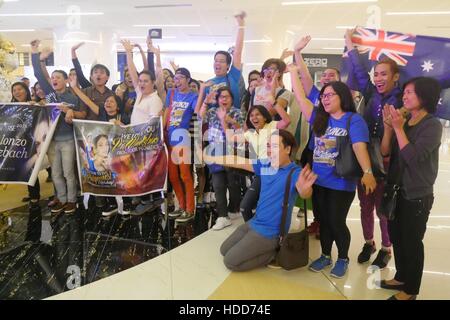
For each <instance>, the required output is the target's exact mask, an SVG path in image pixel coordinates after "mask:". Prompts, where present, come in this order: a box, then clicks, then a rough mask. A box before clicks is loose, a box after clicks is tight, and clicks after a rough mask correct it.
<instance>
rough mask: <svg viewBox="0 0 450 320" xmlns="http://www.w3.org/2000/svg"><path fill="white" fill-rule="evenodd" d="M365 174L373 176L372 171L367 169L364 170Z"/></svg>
mask: <svg viewBox="0 0 450 320" xmlns="http://www.w3.org/2000/svg"><path fill="white" fill-rule="evenodd" d="M364 174H373V171H372V169H366V170H364Z"/></svg>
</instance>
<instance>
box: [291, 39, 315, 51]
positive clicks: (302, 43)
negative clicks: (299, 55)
mask: <svg viewBox="0 0 450 320" xmlns="http://www.w3.org/2000/svg"><path fill="white" fill-rule="evenodd" d="M310 41H311V36H306V37H303V38H301V39H300V40H299V41H298V42H297V43H296V44H295V47H294V51H298V52H300V51H302V50H303V49H305V48H306V46H307V45H308V43H309V42H310Z"/></svg>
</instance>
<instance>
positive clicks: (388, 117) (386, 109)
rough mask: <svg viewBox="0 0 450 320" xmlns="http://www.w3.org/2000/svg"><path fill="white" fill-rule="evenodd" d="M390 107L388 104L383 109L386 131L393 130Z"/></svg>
mask: <svg viewBox="0 0 450 320" xmlns="http://www.w3.org/2000/svg"><path fill="white" fill-rule="evenodd" d="M389 107H390V106H389V105H388V104H386V105H385V106H384V107H383V122H384V124H385V127H384V128H385V130H389V129H392V118H391V112H390V108H389Z"/></svg>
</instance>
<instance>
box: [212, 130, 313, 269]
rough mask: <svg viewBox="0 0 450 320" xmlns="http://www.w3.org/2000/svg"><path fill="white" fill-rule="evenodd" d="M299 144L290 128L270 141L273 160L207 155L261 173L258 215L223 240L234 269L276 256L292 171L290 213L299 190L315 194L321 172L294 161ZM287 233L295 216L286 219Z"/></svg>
mask: <svg viewBox="0 0 450 320" xmlns="http://www.w3.org/2000/svg"><path fill="white" fill-rule="evenodd" d="M295 147H296V143H295V138H294V137H293V136H292V134H291V133H289V132H288V131H286V130H278V131H275V132H274V133H273V134H272V135H271V137H270V141H268V143H267V154H268V156H269V161H270V162H266V163H262V162H261V161H260V160H256V161H253V163H252V161H250V160H249V159H244V158H239V157H236V156H225V157H212V156H208V155H204V159H205V162H207V163H208V162H212V163H217V164H220V165H223V166H226V167H231V168H237V169H243V170H247V171H250V172H254V173H255V174H256V175H259V176H261V194H260V197H259V201H258V205H257V207H256V214H255V216H254V217H253V218H252V219H251V220H249V221H248V222H247V223H245V224H243V225H241V226H239V227H238V228H237V229H236V230H235V231H234V232H233V233H232V234H231V235H230V237H228V239H227V240H225V242H224V243H223V244H222V246H221V248H220V253H221V254H222V255H223V256H224V263H225V266H226V267H227V268H228V269H230V270H233V271H247V270H250V269H254V268H258V267H262V266H266V265H268V264H269V263H270V262H271V261H272V260H273V259H274V258H275V255H276V252H277V249H278V245H279V235H280V224H281V215H282V207H283V199H284V192H285V189H286V183H287V179H288V176H289V174H292V178H291V186H290V188H289V207H288V217H290V216H291V213H292V208H293V206H294V202H295V199H296V191H297V192H298V193H299V194H300V196H301V197H302V198H304V199H307V198H309V197H311V194H312V185H313V184H314V182H315V180H316V178H317V176H316V175H315V174H314V173H313V172H312V171H311V170H310V168H309V167H308V166H306V167H305V168H303V170H302V169H301V168H300V167H299V166H297V165H296V164H295V163H293V162H291V159H290V155H291V154H292V153H293V152H294V150H295ZM286 220H287V221H286V233H287V232H288V230H289V226H290V222H291V219H289V218H288V219H286Z"/></svg>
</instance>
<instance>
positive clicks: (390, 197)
mask: <svg viewBox="0 0 450 320" xmlns="http://www.w3.org/2000/svg"><path fill="white" fill-rule="evenodd" d="M399 167H400V168H399V170H398V173H397V175H396V176H395V179H394V182H393V183H386V185H385V186H384V192H383V198H382V199H381V202H380V207H379V209H378V210H379V212H380V213H381V214H382V215H383V216H385V217H386V218H387V219H388V220H389V221H392V220H394V219H395V211H396V209H397V201H398V195H399V193H400V192H401V187H400V183H401V180H402V176H403V172H404V169H405V167H404V165H403V163H402V160H400V161H399ZM378 210H377V211H378Z"/></svg>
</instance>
